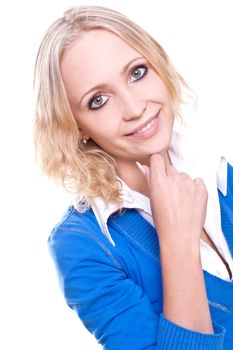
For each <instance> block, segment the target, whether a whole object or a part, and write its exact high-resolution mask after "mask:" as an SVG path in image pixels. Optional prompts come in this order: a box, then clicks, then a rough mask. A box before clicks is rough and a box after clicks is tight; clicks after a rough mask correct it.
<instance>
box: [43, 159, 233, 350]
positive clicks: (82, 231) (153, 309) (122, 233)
mask: <svg viewBox="0 0 233 350" xmlns="http://www.w3.org/2000/svg"><path fill="white" fill-rule="evenodd" d="M219 200H220V205H221V219H222V229H223V232H224V235H225V237H226V240H227V242H228V245H229V248H230V251H231V254H232V255H233V167H231V166H230V165H229V164H228V191H227V196H226V197H224V196H223V195H222V193H221V192H220V191H219ZM108 228H109V232H110V234H111V236H112V238H113V240H114V242H115V243H116V246H115V247H114V246H113V245H112V244H111V243H110V242H109V241H108V240H107V238H106V237H105V236H104V235H103V234H102V232H101V230H100V228H99V225H98V223H97V221H96V218H95V216H94V214H93V212H92V210H91V209H90V210H88V211H86V212H85V213H82V214H81V213H79V212H77V211H76V210H75V209H74V207H72V206H71V207H70V208H69V209H68V210H67V212H66V214H65V216H64V218H63V219H62V221H61V222H60V223H59V224H58V225H57V226H56V227H55V228H54V230H53V231H52V233H51V235H50V237H49V248H50V251H51V254H52V257H53V259H54V261H55V264H56V267H57V270H58V274H59V278H60V283H61V288H62V290H63V293H64V296H65V299H66V301H67V304H68V305H69V306H70V307H71V308H72V309H73V310H75V311H76V312H77V313H78V315H79V317H80V319H81V320H82V322H83V323H84V325H85V326H86V328H87V329H88V330H89V331H90V332H91V333H92V334H94V336H95V337H96V338H97V340H98V342H99V343H101V344H102V345H103V348H104V349H107V350H165V349H166V350H174V349H177V350H181V349H182V350H184V349H185V350H186V349H188V350H207V349H208V350H209V349H211V350H220V349H224V350H232V349H233V282H227V281H224V280H222V279H220V278H218V277H216V276H213V275H211V274H209V273H207V272H206V271H205V272H204V277H205V283H206V290H207V296H208V301H209V307H210V312H211V317H212V321H213V325H214V331H215V334H213V335H211V334H202V333H198V332H194V331H190V330H188V329H185V328H183V327H180V326H178V325H176V324H174V323H173V322H171V321H169V320H168V319H166V318H165V317H164V315H163V313H162V304H163V300H162V278H161V265H160V259H159V244H158V238H157V235H156V232H155V229H154V228H153V227H152V226H151V225H150V224H149V223H148V222H147V221H146V220H145V219H144V218H143V217H142V216H141V215H140V214H138V212H137V211H136V210H134V209H127V210H124V211H123V212H122V213H121V214H119V213H118V214H115V215H112V216H111V217H110V219H109V221H108Z"/></svg>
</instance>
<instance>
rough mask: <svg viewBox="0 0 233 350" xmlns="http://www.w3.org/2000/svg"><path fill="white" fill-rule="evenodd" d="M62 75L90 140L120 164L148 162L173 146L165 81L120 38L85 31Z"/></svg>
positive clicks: (69, 51)
mask: <svg viewBox="0 0 233 350" xmlns="http://www.w3.org/2000/svg"><path fill="white" fill-rule="evenodd" d="M61 68H62V76H63V79H64V83H65V87H66V90H67V94H68V98H69V101H70V104H71V108H72V111H73V113H74V115H75V117H76V120H77V123H78V126H79V128H80V130H81V132H82V133H83V135H84V137H85V138H90V139H92V140H93V141H94V142H95V143H96V144H97V145H98V146H99V147H101V148H102V149H103V150H105V151H106V152H107V153H109V154H110V155H112V156H113V157H114V158H115V159H116V160H117V161H119V162H120V161H124V162H125V161H139V162H144V161H146V160H147V159H148V156H150V155H151V154H153V153H162V152H163V151H164V150H166V149H167V147H168V146H169V144H170V140H171V135H172V128H173V122H174V115H173V110H172V103H171V100H170V97H169V94H168V91H167V88H166V86H165V84H164V82H163V81H162V80H161V79H160V77H159V76H158V75H157V74H156V73H155V72H154V71H153V69H152V68H151V67H150V66H149V64H148V62H147V61H146V59H145V58H144V57H143V56H141V55H140V54H139V53H138V52H137V51H135V50H134V49H132V48H131V47H129V46H128V45H127V44H126V43H125V42H124V41H122V40H121V39H120V38H119V37H118V36H116V35H115V34H113V33H111V32H108V31H105V30H93V31H90V32H86V33H83V34H82V36H81V38H80V39H78V40H77V41H75V42H74V43H73V44H72V45H71V46H70V47H69V48H68V49H67V50H66V52H65V54H64V56H63V59H62V65H61Z"/></svg>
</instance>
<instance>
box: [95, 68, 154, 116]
mask: <svg viewBox="0 0 233 350" xmlns="http://www.w3.org/2000/svg"><path fill="white" fill-rule="evenodd" d="M139 69H144V73H143V74H142V76H140V77H139V78H137V79H135V80H133V81H132V82H136V81H138V80H141V79H142V78H144V77H145V76H146V74H147V71H148V67H147V66H146V65H145V64H140V65H137V66H135V67H133V68H132V69H131V71H130V75H131V77H132V76H133V73H134V72H136V71H137V70H139ZM98 97H106V95H102V94H97V95H95V96H93V97H92V98H91V99H90V100H89V102H88V109H90V110H92V111H95V110H98V109H100V108H102V107H103V106H104V105H105V103H106V102H107V101H108V98H107V99H106V101H104V102H103V104H101V105H100V106H99V107H92V104H93V102H94V100H95V99H97V98H98Z"/></svg>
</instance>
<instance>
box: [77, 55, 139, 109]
mask: <svg viewBox="0 0 233 350" xmlns="http://www.w3.org/2000/svg"><path fill="white" fill-rule="evenodd" d="M142 58H143V56H139V57H135V58H133V59H132V60H130V61H129V62H128V63H127V64H126V65H125V66H124V67H123V69H122V71H121V75H123V74H124V73H125V72H126V71H127V70H128V68H129V66H130V65H131V64H132V63H133V62H135V61H138V60H139V59H142ZM106 86H107V84H98V85H95V86H94V87H93V88H91V89H90V90H88V91H87V92H85V93H84V95H83V96H82V97H81V98H80V101H79V104H81V102H82V100H83V99H84V97H85V96H86V95H88V94H90V93H91V92H92V91H94V90H99V89H104V88H106Z"/></svg>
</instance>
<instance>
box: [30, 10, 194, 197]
mask: <svg viewBox="0 0 233 350" xmlns="http://www.w3.org/2000/svg"><path fill="white" fill-rule="evenodd" d="M96 29H103V30H107V31H110V32H112V33H114V34H116V35H117V36H118V37H120V38H121V39H122V40H124V42H126V43H127V44H128V45H129V46H130V47H132V48H133V49H135V50H136V51H138V52H139V53H140V54H141V55H142V56H144V57H145V58H146V60H147V61H148V62H149V64H150V65H151V67H152V68H153V69H154V70H155V72H156V73H157V74H158V75H159V76H160V77H161V79H162V80H163V81H164V83H165V85H166V87H167V89H168V92H169V95H170V98H171V101H172V103H173V110H174V113H175V114H176V115H179V108H180V106H181V103H182V88H183V87H187V84H186V83H185V81H184V80H183V78H182V77H181V76H180V75H179V74H178V73H177V71H176V70H175V69H174V67H173V65H172V64H171V62H170V60H169V58H168V56H167V54H166V52H165V51H164V49H163V48H162V47H161V46H160V45H159V44H158V43H157V42H156V41H155V40H154V39H153V38H152V37H151V36H150V35H149V34H148V33H147V32H145V31H144V30H143V29H142V28H141V27H140V26H138V25H137V24H136V23H134V22H132V21H131V20H129V19H128V18H127V17H126V16H124V15H122V14H121V13H119V12H116V11H114V10H112V9H108V8H105V7H99V6H79V7H75V8H71V9H68V10H67V11H66V12H65V13H64V15H63V17H61V18H59V19H58V20H57V21H55V22H54V23H53V24H52V25H51V26H50V27H49V28H48V30H47V32H46V34H45V36H44V38H43V39H42V42H41V45H40V47H39V50H38V54H37V58H36V64H35V76H34V88H35V97H36V108H35V125H34V136H35V147H36V151H37V155H39V160H40V163H41V167H42V169H43V170H44V172H45V174H47V175H48V176H49V177H52V178H53V179H56V180H58V181H61V182H62V183H63V185H64V186H65V187H66V188H67V189H68V190H70V191H72V192H73V193H75V194H82V198H83V199H84V200H85V202H86V203H90V201H91V199H92V198H93V197H96V196H100V197H102V198H103V199H104V201H105V202H106V203H108V201H116V202H120V201H121V199H120V186H119V182H118V181H117V169H116V163H115V161H114V159H113V158H112V157H111V156H110V155H109V154H107V153H106V152H104V151H103V150H101V149H100V148H98V147H97V146H96V147H93V146H92V147H89V146H86V147H84V145H83V143H82V141H81V135H80V132H79V129H78V125H77V121H76V119H75V117H74V115H73V113H72V111H71V107H70V105H69V101H68V97H67V93H66V90H65V86H64V82H63V79H62V74H61V60H62V57H63V55H64V52H65V51H66V49H67V47H69V45H71V44H72V43H73V42H74V41H75V40H77V39H78V38H79V36H80V35H81V34H82V32H88V31H91V30H96ZM81 202H82V203H83V201H81Z"/></svg>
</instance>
